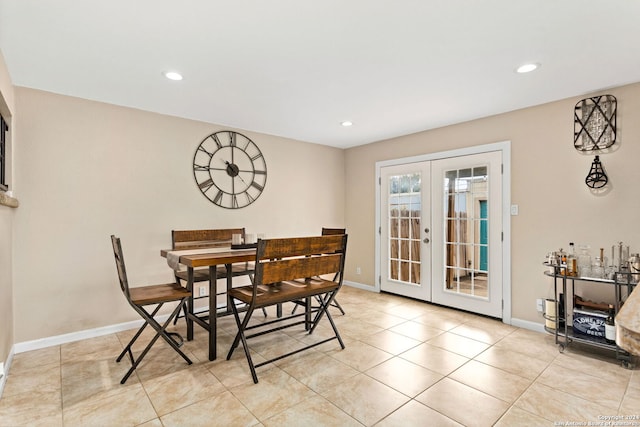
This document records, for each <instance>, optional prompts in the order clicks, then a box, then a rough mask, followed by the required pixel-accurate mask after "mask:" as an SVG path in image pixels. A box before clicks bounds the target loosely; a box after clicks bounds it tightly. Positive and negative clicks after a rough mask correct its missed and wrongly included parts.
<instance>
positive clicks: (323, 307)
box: [309, 291, 345, 350]
mask: <svg viewBox="0 0 640 427" xmlns="http://www.w3.org/2000/svg"><path fill="white" fill-rule="evenodd" d="M336 294H337V291H334V292H331V293H329V294H327V295H326V296H325V297H324V298H321V299H320V310H319V311H318V313H317V314H316V317H315V318H314V319H313V323H312V324H313V326H312V327H311V330H310V331H309V334H312V333H313V331H314V330H315V329H316V326H317V325H318V322H319V321H320V319H322V316H323V315H324V314H326V315H327V320H329V323H330V324H331V328H332V329H333V333H334V334H335V335H336V338H337V339H338V342H339V343H340V347H342V349H343V350H344V348H345V346H344V342H343V341H342V337H341V336H340V333H339V332H338V328H337V327H336V324H335V323H334V322H333V316H331V313H329V306H330V305H331V304H332V303H333V302H334V301H335V297H336Z"/></svg>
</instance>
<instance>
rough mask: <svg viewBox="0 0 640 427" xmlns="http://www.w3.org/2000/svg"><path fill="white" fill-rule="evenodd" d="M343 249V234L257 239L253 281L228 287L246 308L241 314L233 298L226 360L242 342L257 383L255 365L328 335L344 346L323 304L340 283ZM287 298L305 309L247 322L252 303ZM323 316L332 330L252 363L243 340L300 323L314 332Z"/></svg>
mask: <svg viewBox="0 0 640 427" xmlns="http://www.w3.org/2000/svg"><path fill="white" fill-rule="evenodd" d="M346 249H347V235H346V234H342V235H328V236H314V237H296V238H283V239H266V240H262V239H261V240H258V244H257V249H256V259H255V276H254V280H253V283H252V284H251V285H248V286H241V287H237V288H233V289H231V290H229V296H230V298H231V299H232V300H235V301H237V302H239V303H243V304H242V305H243V306H245V307H246V311H244V312H243V313H244V316H243V317H242V318H241V317H240V314H241V311H240V310H239V309H238V304H235V303H233V304H231V308H232V310H233V315H234V318H235V320H236V324H237V327H238V332H237V334H236V337H235V339H234V341H233V344H232V345H231V348H230V349H229V353H228V354H227V360H229V359H231V357H232V355H233V352H234V350H235V349H236V348H237V347H238V345H239V344H240V343H242V346H243V348H244V353H245V356H246V358H247V362H248V364H249V369H250V371H251V376H252V378H253V382H254V383H258V376H257V374H256V368H258V367H260V366H263V365H266V364H268V363H272V362H275V361H277V360H280V359H282V358H285V357H288V356H291V355H294V354H296V353H299V352H301V351H304V350H307V349H310V348H312V347H315V346H318V345H320V344H324V343H326V342H329V341H332V340H337V341H338V342H339V344H340V347H341V348H342V349H344V348H345V346H344V342H343V341H342V338H341V337H340V334H339V332H338V328H337V327H336V324H335V322H334V321H333V318H332V317H331V313H330V312H329V311H328V310H327V308H328V307H329V305H330V304H331V303H332V302H333V301H334V300H335V297H336V294H337V293H338V291H339V290H340V288H341V286H342V280H343V275H344V262H345V254H346ZM312 299H315V300H317V304H314V305H313V306H312V305H311V300H312ZM286 302H293V303H296V304H303V305H304V307H305V310H304V313H300V314H294V313H292V314H291V315H288V316H283V317H278V318H276V319H274V320H271V321H263V322H254V323H251V322H250V320H251V316H252V315H253V313H254V311H255V310H256V309H260V308H265V307H268V306H272V305H278V304H283V303H286ZM323 318H326V319H327V321H328V322H329V324H330V326H331V328H332V329H333V336H330V337H329V338H324V339H318V340H316V341H315V342H312V343H311V344H309V345H306V346H304V347H301V348H298V349H295V350H293V351H289V352H286V353H284V354H281V355H279V356H276V357H274V358H272V359H269V360H265V361H261V362H260V363H258V364H254V363H253V359H252V357H251V350H250V347H249V345H248V344H247V340H249V339H251V338H255V337H259V336H262V335H265V334H268V333H272V332H277V331H281V330H283V329H285V328H290V327H294V326H303V327H304V329H305V330H306V332H307V333H308V334H313V332H314V331H315V329H316V327H317V326H318V324H319V322H320V321H321V320H322V319H323Z"/></svg>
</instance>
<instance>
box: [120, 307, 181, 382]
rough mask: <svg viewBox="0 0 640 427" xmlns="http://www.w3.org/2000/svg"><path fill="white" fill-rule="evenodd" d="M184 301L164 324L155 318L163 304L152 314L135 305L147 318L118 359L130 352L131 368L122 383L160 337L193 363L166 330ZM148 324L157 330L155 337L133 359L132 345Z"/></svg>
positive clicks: (141, 314)
mask: <svg viewBox="0 0 640 427" xmlns="http://www.w3.org/2000/svg"><path fill="white" fill-rule="evenodd" d="M183 302H184V300H182V301H181V303H180V304H178V305H177V307H176V308H175V309H174V310H173V312H172V313H171V315H169V317H168V318H167V320H166V321H165V322H164V324H163V325H160V324H159V323H158V322H157V321H156V320H155V319H154V318H153V315H155V314H156V313H157V312H158V310H159V309H160V307H162V305H163V304H158V306H157V307H156V308H155V310H154V311H153V312H152V313H151V314H150V313H148V312H147V311H145V310H144V308H142V307H139V306H134V308H135V309H136V311H137V312H138V313H139V314H140V316H142V317H143V318H144V320H145V323H144V325H142V327H141V328H140V329H139V330H138V332H137V333H136V335H135V336H134V337H133V339H132V340H131V341H130V342H129V344H128V345H127V347H126V348H125V349H124V350H123V352H122V353H121V354H120V356H119V357H118V359H117V361H118V362H119V361H120V360H121V359H122V356H123V355H124V354H125V353H127V352H128V353H129V356H130V358H131V361H132V364H131V368H130V369H129V370H128V371H127V373H126V374H125V375H124V377H122V380H120V384H124V383H125V382H126V381H127V380H128V379H129V376H131V374H132V373H133V371H135V369H136V368H137V367H138V365H139V364H140V362H142V359H144V357H145V356H146V355H147V353H148V352H149V350H151V347H153V345H154V344H155V342H156V341H157V340H158V338H160V337H162V338H163V339H164V340H165V341H166V342H167V344H169V346H171V348H173V349H174V350H175V351H176V352H177V353H178V354H179V355H180V356H182V358H183V359H184V360H185V361H186V362H187V364H189V365H191V364H192V363H193V362H191V359H189V358H188V357H187V355H186V354H184V353H183V352H182V351H181V350H180V348H179V347H180V346H179V344H178V343H177V342H176V341H175V340H174V339H173V338H171V336H169V335H168V334H167V332H166V328H167V326H168V325H169V324H170V323H171V321H172V320H173V318H174V317H176V316H177V315H178V313H179V312H180V309H181V308H182V303H183ZM147 325H151V327H152V328H153V329H155V330H156V334H155V335H154V337H153V338H152V339H151V341H150V342H149V344H147V346H146V347H145V348H144V350H142V353H140V355H139V356H138V358H137V359H135V360H134V359H133V353H132V352H131V347H132V346H133V343H134V342H135V341H136V340H137V339H138V337H139V336H140V334H142V331H143V330H144V328H145V327H146V326H147Z"/></svg>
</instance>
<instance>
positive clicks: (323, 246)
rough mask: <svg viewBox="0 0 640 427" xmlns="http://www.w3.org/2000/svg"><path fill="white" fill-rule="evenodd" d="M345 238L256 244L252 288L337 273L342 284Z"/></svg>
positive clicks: (272, 241)
mask: <svg viewBox="0 0 640 427" xmlns="http://www.w3.org/2000/svg"><path fill="white" fill-rule="evenodd" d="M346 245H347V236H346V235H344V234H343V235H332V236H315V237H297V238H285V239H267V240H260V241H259V242H258V249H257V252H256V276H255V277H256V278H255V284H256V285H260V284H271V283H277V282H283V281H288V280H295V279H301V278H303V279H304V278H309V277H313V276H320V275H323V274H330V273H339V274H338V276H337V277H336V279H335V280H334V281H339V282H340V283H341V282H342V272H343V270H344V255H345V249H346Z"/></svg>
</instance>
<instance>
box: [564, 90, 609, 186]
mask: <svg viewBox="0 0 640 427" xmlns="http://www.w3.org/2000/svg"><path fill="white" fill-rule="evenodd" d="M617 111H618V101H617V100H616V97H615V96H613V95H600V96H594V97H592V98H585V99H582V100H580V101H578V103H577V104H576V106H575V108H574V110H573V146H574V147H575V149H576V150H578V151H580V152H583V153H587V152H601V151H602V150H605V149H607V148H609V147H611V146H612V145H613V144H615V143H616V136H617V129H616V128H617V122H616V114H617ZM608 181H609V178H608V177H607V175H606V173H605V172H604V168H603V166H602V163H601V162H600V156H596V157H595V159H594V160H593V163H592V164H591V169H590V170H589V174H588V175H587V177H586V178H585V183H586V184H587V186H588V187H589V188H592V189H598V188H602V187H604V186H605V185H606V184H607V182H608Z"/></svg>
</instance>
